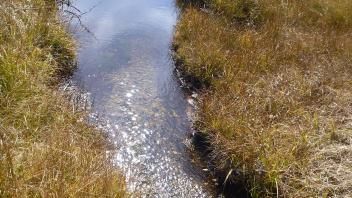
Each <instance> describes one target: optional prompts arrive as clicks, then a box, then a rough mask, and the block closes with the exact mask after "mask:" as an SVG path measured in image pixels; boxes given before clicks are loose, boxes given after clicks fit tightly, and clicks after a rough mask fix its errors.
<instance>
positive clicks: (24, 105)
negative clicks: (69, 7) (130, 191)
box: [0, 0, 125, 197]
mask: <svg viewBox="0 0 352 198" xmlns="http://www.w3.org/2000/svg"><path fill="white" fill-rule="evenodd" d="M58 15H59V12H58V10H57V7H56V5H55V1H49V0H32V1H24V0H12V1H1V2H0V26H1V29H0V150H1V152H0V153H1V157H0V196H1V197H28V196H29V197H87V196H88V197H123V196H124V195H125V193H124V181H123V177H121V175H120V174H119V173H118V172H117V171H116V170H115V169H114V168H113V167H112V165H111V162H110V160H109V158H108V156H107V154H106V151H107V149H108V148H107V147H108V145H107V143H106V139H105V138H104V136H103V134H102V133H101V132H100V131H97V130H96V129H95V128H93V127H91V126H89V125H87V124H85V123H84V122H82V120H84V117H85V115H84V112H80V113H79V112H78V113H77V112H73V111H72V106H71V105H69V104H68V102H67V101H66V100H65V99H64V98H63V96H62V94H60V93H58V92H57V91H56V87H55V86H56V84H57V83H58V82H59V80H60V79H61V78H62V77H63V76H65V75H69V74H70V73H71V72H72V71H73V69H74V64H73V62H74V61H73V60H74V58H75V52H74V50H75V48H74V47H75V45H74V42H73V41H72V40H71V38H70V36H69V35H68V34H67V32H66V31H65V29H64V28H63V27H64V25H63V24H61V23H60V20H59V19H58Z"/></svg>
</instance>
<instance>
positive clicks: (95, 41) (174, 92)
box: [73, 0, 212, 197]
mask: <svg viewBox="0 0 352 198" xmlns="http://www.w3.org/2000/svg"><path fill="white" fill-rule="evenodd" d="M75 5H76V7H77V8H78V9H80V10H81V11H83V12H84V11H88V10H90V9H91V8H93V7H94V9H91V11H90V12H88V13H87V14H85V15H84V16H83V17H82V22H83V24H84V25H85V26H86V27H87V28H88V29H89V31H90V32H91V33H88V32H82V33H79V34H78V35H77V38H78V40H79V43H80V51H79V67H78V70H77V72H76V73H75V75H74V77H73V81H74V82H76V83H77V84H79V86H80V87H82V88H83V89H84V90H86V91H87V92H88V93H89V94H90V95H91V97H92V98H93V99H94V105H93V107H92V113H93V114H94V115H99V116H100V117H101V118H103V119H104V120H105V122H106V124H105V129H106V130H107V131H108V132H109V136H110V138H111V139H112V141H113V142H114V143H115V144H116V145H118V147H119V149H118V151H117V154H116V156H115V162H116V164H117V166H118V167H119V168H120V169H121V170H122V171H123V172H124V173H125V175H126V179H127V187H128V189H129V190H131V191H133V192H135V193H140V194H139V195H138V196H141V197H211V196H212V195H211V193H210V192H209V190H207V189H209V186H207V185H206V183H207V179H206V178H205V176H204V173H203V172H202V170H201V169H200V168H199V167H197V166H196V165H194V164H193V163H192V161H193V159H192V157H191V156H190V152H189V149H188V148H187V147H186V142H187V138H188V137H189V133H190V132H191V128H190V122H189V120H188V114H189V113H190V112H191V111H190V109H191V106H190V104H189V102H188V99H187V96H186V95H185V94H184V92H183V91H182V89H181V88H180V84H179V82H178V79H177V78H176V77H175V75H174V72H173V71H174V62H173V61H172V59H171V58H170V43H171V39H172V32H173V28H174V25H175V24H176V19H177V9H176V8H175V4H174V2H173V1H172V0H103V1H101V0H77V1H75ZM136 196H137V195H136Z"/></svg>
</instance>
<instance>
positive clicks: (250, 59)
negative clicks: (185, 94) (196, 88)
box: [174, 0, 352, 197]
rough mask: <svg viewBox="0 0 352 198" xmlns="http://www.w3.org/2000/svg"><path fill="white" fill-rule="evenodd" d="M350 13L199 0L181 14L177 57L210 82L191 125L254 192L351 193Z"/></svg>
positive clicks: (311, 3)
mask: <svg viewBox="0 0 352 198" xmlns="http://www.w3.org/2000/svg"><path fill="white" fill-rule="evenodd" d="M195 5H196V6H195ZM199 5H201V6H199ZM351 9H352V2H351V1H349V0H339V1H334V0H308V1H293V0H292V1H291V0H288V1H271V0H265V1H264V0H257V1H252V0H221V1H220V0H204V1H202V4H200V3H199V1H197V3H193V6H192V5H189V6H188V7H187V6H186V8H185V9H184V10H183V13H182V15H181V19H180V21H179V24H178V25H177V29H176V33H175V40H174V45H175V49H176V58H177V59H178V60H180V61H181V62H182V63H183V64H182V66H181V68H180V69H181V70H182V72H183V73H184V74H185V75H188V76H192V77H193V78H195V79H197V81H199V82H202V83H203V85H205V87H207V89H206V90H203V93H202V94H201V99H200V101H201V103H200V105H199V109H198V119H197V121H196V126H197V128H198V129H199V130H200V131H201V132H203V133H205V134H207V135H208V137H209V142H210V144H211V147H212V149H213V152H212V154H211V155H212V157H213V158H214V162H217V165H218V168H219V169H221V170H225V171H228V172H230V170H232V169H233V170H236V171H233V172H236V173H237V175H236V176H234V177H232V180H235V181H236V180H237V182H245V183H246V185H247V189H248V190H249V191H250V192H251V194H252V195H253V197H272V196H280V197H348V196H350V195H351V194H352V188H351V186H352V183H351V181H352V128H351V124H352V120H351V115H352V106H351V104H352V86H351V85H352V80H351V75H352V59H351V53H352V39H351V36H350V35H351V33H352V23H351V22H352V14H351V12H350V10H351ZM231 172H232V171H231ZM233 175H235V174H233Z"/></svg>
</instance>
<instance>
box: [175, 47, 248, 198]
mask: <svg viewBox="0 0 352 198" xmlns="http://www.w3.org/2000/svg"><path fill="white" fill-rule="evenodd" d="M177 49H178V48H177V45H176V44H175V43H173V46H172V57H173V59H174V61H175V73H176V75H177V77H178V78H179V81H180V84H181V86H182V88H183V90H184V92H185V93H186V94H187V95H188V97H189V98H190V99H189V100H191V102H190V103H191V104H192V106H193V108H194V111H196V109H197V104H198V103H199V102H201V97H200V96H201V95H202V94H204V93H205V92H206V91H207V88H209V83H207V82H204V81H202V80H200V79H198V78H196V77H194V76H192V75H189V74H187V72H185V71H184V68H183V60H182V59H179V58H177ZM191 121H192V128H193V133H192V135H191V140H192V144H193V148H194V152H195V155H196V156H197V157H198V158H199V160H200V161H201V162H200V164H202V165H203V166H204V165H205V166H204V167H203V171H205V172H208V175H209V177H211V178H214V179H212V180H213V182H214V185H215V186H216V190H217V194H218V195H221V196H224V197H237V198H250V197H251V195H250V193H249V189H247V185H246V184H245V183H243V182H242V181H241V180H239V179H238V177H240V174H238V173H237V171H236V170H233V169H232V168H231V165H230V164H231V163H230V162H225V163H221V164H225V166H223V167H218V166H217V165H216V164H218V163H217V159H214V157H213V156H214V155H212V153H213V152H214V148H213V147H212V145H211V137H210V136H209V135H208V134H207V133H203V132H201V131H200V130H199V129H198V128H197V115H195V113H193V116H192V117H191Z"/></svg>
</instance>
